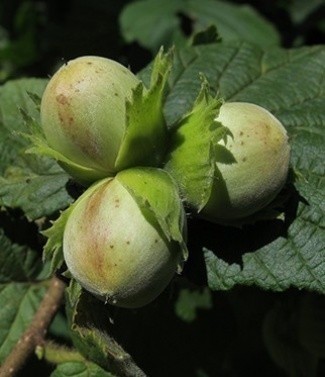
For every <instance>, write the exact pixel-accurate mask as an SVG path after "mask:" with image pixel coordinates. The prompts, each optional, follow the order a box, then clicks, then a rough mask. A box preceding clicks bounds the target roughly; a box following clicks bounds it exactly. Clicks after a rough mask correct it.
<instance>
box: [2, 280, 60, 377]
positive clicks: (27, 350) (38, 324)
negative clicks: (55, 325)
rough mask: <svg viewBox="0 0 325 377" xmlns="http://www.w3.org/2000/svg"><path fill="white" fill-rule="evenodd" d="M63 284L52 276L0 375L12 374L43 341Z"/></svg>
mask: <svg viewBox="0 0 325 377" xmlns="http://www.w3.org/2000/svg"><path fill="white" fill-rule="evenodd" d="M64 289H65V284H64V283H63V281H61V280H60V279H58V278H57V277H53V278H52V279H51V282H50V286H49V289H48V290H47V292H46V294H45V296H44V298H43V300H42V302H41V304H40V306H39V308H38V310H37V312H36V314H35V316H34V318H33V320H32V322H31V324H30V325H29V327H28V328H27V329H26V331H25V332H24V333H23V334H22V336H21V337H20V339H19V341H18V342H17V344H16V345H15V347H14V348H13V349H12V351H11V353H10V354H9V355H8V357H7V358H6V360H5V361H4V363H3V365H2V367H1V368H0V377H12V376H14V375H15V374H16V373H17V372H18V371H19V370H20V369H21V368H22V366H23V365H24V364H25V362H26V360H27V359H28V357H29V356H30V355H31V354H32V353H33V352H34V350H35V348H36V346H37V345H42V344H43V343H44V337H45V335H46V332H47V328H48V326H49V325H50V323H51V321H52V319H53V317H54V315H55V313H56V312H57V310H58V308H59V306H60V303H61V301H62V298H63V294H64Z"/></svg>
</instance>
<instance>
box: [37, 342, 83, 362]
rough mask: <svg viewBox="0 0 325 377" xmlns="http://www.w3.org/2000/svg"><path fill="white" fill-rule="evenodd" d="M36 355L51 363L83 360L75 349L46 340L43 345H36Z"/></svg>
mask: <svg viewBox="0 0 325 377" xmlns="http://www.w3.org/2000/svg"><path fill="white" fill-rule="evenodd" d="M36 355H37V357H38V358H39V359H44V360H46V361H48V362H49V363H51V364H61V363H67V362H70V361H83V362H85V360H86V359H85V358H84V357H83V356H82V355H81V354H80V353H79V352H78V351H76V350H74V349H71V348H68V347H65V346H61V345H58V344H55V343H54V342H51V341H48V342H46V343H45V344H44V345H43V346H37V347H36Z"/></svg>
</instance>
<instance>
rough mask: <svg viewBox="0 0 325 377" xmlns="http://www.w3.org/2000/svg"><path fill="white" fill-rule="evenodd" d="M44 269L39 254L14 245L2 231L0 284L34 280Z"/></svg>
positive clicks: (0, 235) (0, 234)
mask: <svg viewBox="0 0 325 377" xmlns="http://www.w3.org/2000/svg"><path fill="white" fill-rule="evenodd" d="M42 267H43V266H42V263H41V259H40V257H39V253H37V252H36V251H34V250H32V249H30V248H29V247H27V246H25V245H18V244H16V243H13V242H12V241H11V240H10V239H9V238H8V237H6V235H5V234H4V232H3V230H2V229H0V283H7V282H10V281H26V280H30V279H33V278H35V277H37V275H38V273H39V272H40V271H41V269H42Z"/></svg>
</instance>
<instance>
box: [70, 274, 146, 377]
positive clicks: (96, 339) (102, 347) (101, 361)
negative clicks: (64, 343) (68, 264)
mask: <svg viewBox="0 0 325 377" xmlns="http://www.w3.org/2000/svg"><path fill="white" fill-rule="evenodd" d="M89 308H91V310H89ZM66 310H67V316H68V320H69V323H70V327H71V335H72V339H73V343H74V345H75V347H76V348H77V349H78V350H79V351H80V353H81V354H83V355H84V356H85V357H86V358H87V359H88V360H91V361H93V362H95V363H96V364H98V365H99V366H101V367H102V368H104V369H106V370H110V371H112V372H116V373H117V374H119V373H121V374H122V375H125V376H130V377H132V376H138V377H144V376H145V375H144V373H143V372H142V371H141V370H140V369H139V367H138V366H137V365H135V364H134V362H133V360H132V358H131V356H130V355H129V354H128V353H126V352H125V351H124V350H123V349H122V347H121V346H120V345H119V344H118V343H116V341H115V340H114V339H113V338H112V337H111V336H110V335H109V334H108V331H109V327H110V319H109V318H110V316H109V311H108V310H109V307H108V306H107V305H105V304H104V302H102V301H99V300H98V299H95V298H94V297H93V296H92V295H90V294H89V293H87V292H86V291H84V290H82V288H81V286H80V285H79V284H78V283H77V282H75V281H74V280H72V282H71V284H70V286H69V288H68V289H67V300H66Z"/></svg>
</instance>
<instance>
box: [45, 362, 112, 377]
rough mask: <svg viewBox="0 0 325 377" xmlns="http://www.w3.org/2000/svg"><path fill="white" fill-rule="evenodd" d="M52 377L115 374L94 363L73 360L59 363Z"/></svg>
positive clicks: (105, 375) (90, 376) (87, 376)
mask: <svg viewBox="0 0 325 377" xmlns="http://www.w3.org/2000/svg"><path fill="white" fill-rule="evenodd" d="M50 377H114V375H113V374H111V373H109V372H106V371H105V370H104V369H102V368H100V367H99V366H98V365H96V364H93V363H89V362H81V361H71V362H68V363H62V364H59V365H58V366H57V367H56V369H55V370H54V372H52V374H51V376H50Z"/></svg>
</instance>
